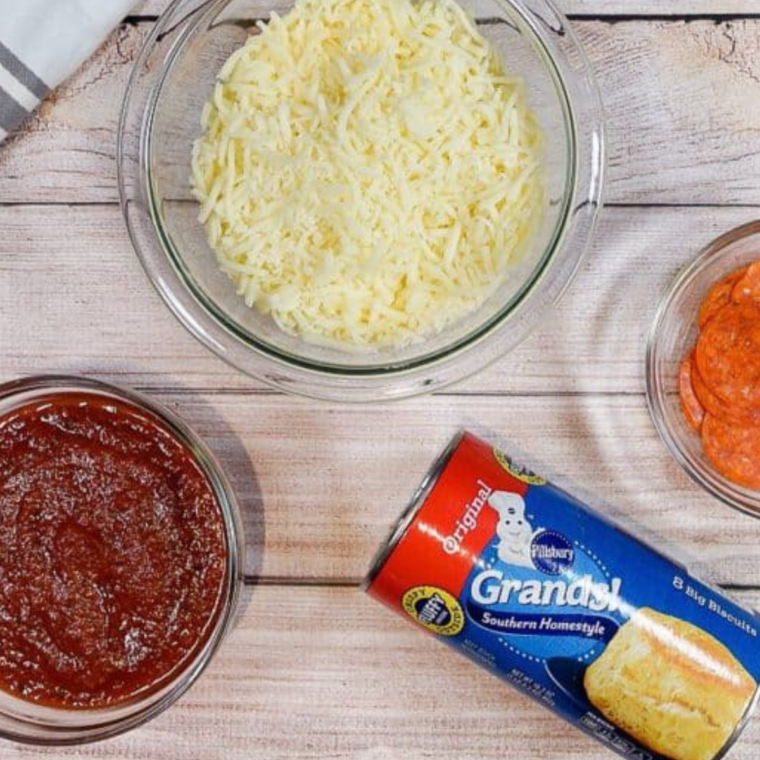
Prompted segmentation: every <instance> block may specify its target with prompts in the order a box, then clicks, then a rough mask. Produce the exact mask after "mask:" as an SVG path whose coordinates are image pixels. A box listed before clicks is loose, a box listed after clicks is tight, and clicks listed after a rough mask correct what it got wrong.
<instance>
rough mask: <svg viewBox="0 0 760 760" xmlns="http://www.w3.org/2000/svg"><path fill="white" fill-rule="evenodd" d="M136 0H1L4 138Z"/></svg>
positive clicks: (0, 133) (0, 120) (0, 124)
mask: <svg viewBox="0 0 760 760" xmlns="http://www.w3.org/2000/svg"><path fill="white" fill-rule="evenodd" d="M134 4H135V0H0V141H2V140H3V139H4V138H5V137H6V136H7V134H8V133H9V132H11V131H12V130H13V129H15V128H16V127H17V126H18V125H19V124H21V122H22V121H24V119H25V118H26V117H27V116H28V115H29V113H30V112H31V111H33V110H34V109H35V108H36V106H37V104H38V103H39V102H40V100H42V98H44V97H45V95H47V93H48V92H49V91H50V90H51V89H53V88H54V87H55V86H56V85H57V84H59V83H60V82H62V81H63V80H64V79H66V78H67V77H68V76H69V75H70V74H72V73H73V72H74V71H76V69H77V68H79V66H80V65H81V64H82V63H83V62H84V61H85V60H86V59H87V58H88V57H89V56H90V55H91V54H92V53H93V52H94V51H95V50H96V49H97V48H98V47H99V46H100V44H101V43H102V42H103V40H104V39H105V38H106V36H107V35H108V33H109V32H110V31H111V29H113V27H114V26H116V24H117V23H119V21H120V20H121V19H122V18H124V16H125V15H126V14H127V12H128V11H129V9H130V8H131V7H132V6H133V5H134Z"/></svg>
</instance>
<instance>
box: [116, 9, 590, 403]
mask: <svg viewBox="0 0 760 760" xmlns="http://www.w3.org/2000/svg"><path fill="white" fill-rule="evenodd" d="M231 1H232V0H205V1H201V0H195V1H194V2H192V1H191V2H190V4H193V5H194V6H195V7H194V10H193V11H192V12H191V13H189V14H185V15H184V16H183V18H182V22H181V23H180V25H179V26H180V30H179V32H178V35H177V37H176V39H175V40H174V41H173V42H172V44H171V47H170V49H169V50H168V52H167V53H166V54H165V56H164V58H163V64H162V66H161V68H160V70H159V71H158V72H157V74H153V77H154V79H155V81H153V82H152V83H150V86H149V89H148V92H147V94H145V93H143V94H142V95H141V94H140V93H137V92H136V91H137V90H138V89H139V87H140V85H141V83H140V82H139V81H138V80H139V78H140V74H141V72H142V70H143V67H145V65H146V61H147V59H148V57H149V56H150V54H151V52H152V51H153V49H154V46H155V45H156V43H157V41H158V40H159V39H160V38H161V36H162V34H163V33H164V27H166V26H169V25H170V23H171V22H172V21H173V15H172V14H173V12H174V11H175V10H176V9H178V8H179V7H180V6H182V5H183V3H186V2H188V0H174V2H173V3H172V4H171V6H170V7H169V8H168V9H167V10H166V11H165V13H164V14H163V15H162V17H161V18H159V20H158V22H157V23H156V25H155V27H154V29H153V30H152V33H151V34H150V35H149V37H148V39H147V40H146V41H145V43H144V45H143V48H142V50H141V52H140V55H139V56H138V59H137V61H136V63H135V67H134V70H133V72H132V75H131V77H130V81H129V84H128V87H127V91H126V93H125V97H124V101H123V104H122V111H121V116H120V123H119V140H118V149H117V172H118V181H119V195H120V203H121V207H122V212H123V214H124V217H125V221H126V223H127V227H128V231H129V234H130V238H131V240H132V243H133V246H134V248H135V250H136V252H137V254H138V258H139V259H140V262H141V264H142V266H143V268H144V270H145V271H146V273H147V275H148V277H149V279H150V280H151V282H152V284H153V285H154V287H155V288H156V290H157V291H158V292H159V295H160V296H161V298H162V299H163V301H164V302H165V304H166V305H167V306H168V307H169V309H170V310H171V311H172V313H173V314H174V315H175V317H176V318H177V319H178V320H179V321H180V322H181V323H182V324H183V326H184V327H185V328H186V329H188V330H189V331H190V332H191V334H193V335H194V337H196V339H198V340H200V342H201V343H203V344H204V345H205V346H206V347H207V348H210V349H211V350H212V351H214V352H215V353H216V354H217V355H218V356H220V357H221V358H222V359H224V360H225V361H227V362H228V363H230V364H231V365H232V366H234V367H236V368H237V369H239V370H241V371H243V372H245V373H246V374H248V375H249V376H251V377H254V378H257V379H259V380H262V381H264V382H267V383H268V384H270V385H272V386H274V387H275V388H277V389H278V390H287V391H293V392H296V393H299V394H301V395H305V396H311V397H314V398H322V399H333V400H347V401H370V400H376V399H377V397H378V395H381V396H384V397H385V398H402V397H408V396H412V395H416V394H418V393H423V392H427V391H430V390H436V389H439V388H442V387H444V386H445V385H448V384H450V383H452V382H456V381H459V380H461V379H463V378H465V377H467V376H469V375H471V374H473V373H475V372H477V371H479V370H480V369H482V368H483V367H485V366H487V365H488V364H490V363H491V362H493V361H494V360H496V359H497V358H499V356H501V355H502V354H503V353H505V352H506V351H507V350H509V349H510V348H512V347H514V346H515V345H517V344H518V343H519V342H521V341H522V340H523V339H524V338H525V337H527V335H528V334H529V332H531V331H532V330H533V329H534V328H535V327H536V326H537V324H538V322H539V317H540V316H541V315H542V314H543V313H544V312H545V311H546V310H547V309H548V308H550V307H552V306H553V305H554V304H556V302H557V301H558V300H559V298H560V297H561V296H562V295H563V293H564V292H565V290H566V289H567V287H568V286H569V285H570V282H571V281H572V278H573V276H574V274H575V273H576V272H577V269H578V267H579V266H580V263H581V260H582V257H583V254H584V253H585V250H586V249H587V247H588V244H589V242H590V240H591V238H592V236H593V232H594V229H595V226H596V219H597V216H598V212H599V210H600V209H601V192H602V185H603V174H604V164H605V150H604V148H605V141H604V116H603V109H602V106H601V98H600V96H599V92H598V88H597V86H596V82H595V80H594V78H593V74H592V72H591V69H590V66H589V63H588V60H587V59H586V57H585V54H584V52H583V50H582V48H581V47H580V44H579V42H578V40H577V38H576V37H575V35H574V33H573V31H572V29H571V28H570V27H569V25H568V22H567V20H566V19H564V17H563V16H562V15H561V14H560V13H559V12H558V11H557V10H556V8H555V7H554V6H553V5H552V3H551V0H527V3H524V2H523V1H522V0H492V1H493V2H494V3H495V4H496V5H497V6H498V7H499V8H500V9H501V11H502V14H503V16H504V18H505V19H506V20H507V21H508V22H509V20H515V19H517V23H519V24H520V33H525V30H527V32H528V36H529V42H530V44H531V46H532V47H533V49H534V51H535V52H536V54H537V55H538V56H539V58H540V60H541V61H542V64H543V66H544V67H545V69H546V70H547V72H548V75H549V76H550V78H551V81H552V83H553V85H554V88H555V90H556V93H557V96H558V99H559V101H560V105H561V109H562V115H563V120H564V122H565V138H566V142H567V163H566V167H565V187H566V190H565V193H564V194H563V198H562V208H561V211H560V213H559V215H558V217H557V220H556V223H555V225H554V227H553V229H552V231H551V235H550V238H549V240H548V241H547V243H546V245H545V247H544V249H543V251H542V253H541V255H540V258H539V259H538V261H537V264H536V265H535V266H534V267H533V268H532V269H531V271H530V274H529V276H528V277H527V278H526V280H525V282H523V283H522V284H521V286H520V288H519V289H518V291H517V292H516V293H515V294H514V295H513V296H512V298H511V299H510V301H509V302H508V303H507V304H506V305H505V306H504V307H502V308H501V309H499V311H498V312H496V313H495V314H493V315H492V316H491V317H490V318H489V319H488V320H486V321H485V322H484V323H483V324H480V325H478V326H477V327H475V328H473V329H472V330H470V332H468V333H466V334H464V335H462V336H460V337H459V338H458V339H457V340H456V341H455V342H453V343H451V344H448V345H445V346H442V347H440V348H437V349H435V350H433V351H431V352H427V353H421V354H420V355H417V356H415V357H413V358H411V359H400V360H398V361H394V360H393V359H390V358H389V359H388V360H387V361H385V362H384V363H375V364H370V365H364V366H362V365H356V364H350V363H346V364H341V363H337V362H324V361H317V360H312V359H310V358H304V357H302V356H297V355H294V354H293V353H291V352H288V351H285V350H282V349H278V348H277V347H275V346H273V345H271V344H269V343H268V342H266V341H263V340H261V339H258V338H257V337H256V336H255V335H253V334H252V333H251V332H249V331H247V330H245V329H244V328H243V327H241V326H240V325H238V324H236V322H235V321H234V320H232V319H230V318H228V317H227V315H226V314H225V312H224V310H223V309H221V307H219V306H218V305H217V304H215V303H214V302H213V300H211V299H209V298H208V297H207V296H206V295H205V293H204V292H203V290H202V289H201V288H200V287H199V286H198V285H197V283H196V282H195V280H194V278H193V277H192V276H191V275H190V274H189V272H188V271H187V268H186V266H185V265H184V263H183V260H182V256H181V254H180V253H179V252H178V251H177V250H176V247H175V245H174V241H173V240H172V238H171V236H170V235H169V234H168V232H167V230H166V229H165V225H164V224H163V221H162V211H161V200H160V199H159V198H158V197H157V193H156V192H155V191H154V181H153V171H152V166H151V156H152V152H151V149H152V144H151V140H152V126H153V122H154V119H155V117H156V111H157V105H158V103H159V101H160V98H161V94H162V90H163V86H164V83H165V81H166V78H167V77H168V75H169V73H170V72H171V70H172V65H173V63H174V61H175V60H176V58H177V56H179V55H181V53H182V50H183V48H184V46H185V45H186V44H187V43H188V41H189V40H190V39H191V38H192V37H193V33H194V32H195V31H196V30H198V29H202V28H203V25H204V21H205V20H206V19H208V18H210V17H212V16H213V15H215V14H217V13H219V12H220V11H222V10H223V9H224V7H225V6H226V5H228V4H229V3H230V2H231ZM536 8H538V9H542V10H544V11H545V13H547V14H551V15H553V18H550V21H547V19H546V18H544V17H543V16H542V15H541V14H540V13H539V11H538V10H536ZM551 22H554V23H551ZM547 29H549V30H551V31H550V32H547V31H546V30H547ZM550 33H554V34H556V35H557V36H558V37H559V38H560V39H561V40H562V44H563V45H567V46H569V48H570V50H571V51H572V52H573V54H574V55H575V56H577V64H576V68H572V67H571V66H569V64H568V63H567V61H565V60H564V59H565V58H567V57H568V54H567V52H566V51H564V49H563V50H562V51H560V53H559V54H558V55H555V54H553V53H552V50H551V49H550V46H549V44H548V43H547V39H549V35H550ZM573 79H575V80H577V82H576V86H577V87H580V90H582V91H583V93H582V94H583V97H584V98H585V101H584V102H583V103H578V102H577V101H578V100H579V99H580V98H581V96H580V95H578V94H576V96H575V98H574V97H573V95H572V94H571V92H570V89H569V88H568V84H567V83H568V81H569V80H573ZM139 97H142V98H143V100H144V108H143V111H142V114H141V119H140V129H139V143H138V146H137V150H138V157H139V161H138V165H139V170H140V173H141V175H142V176H141V178H140V179H141V181H140V182H139V183H138V188H137V189H138V192H139V193H140V195H141V200H142V201H143V203H144V205H145V207H146V209H147V214H148V216H149V218H150V221H151V225H152V227H153V232H154V235H155V240H154V241H153V242H154V243H157V244H158V247H159V249H160V254H159V255H162V256H163V258H164V261H163V262H159V263H157V262H156V260H155V256H156V252H155V251H153V250H151V249H152V248H154V247H155V246H151V245H148V246H145V245H143V244H142V242H141V240H140V235H139V234H138V232H137V230H136V229H135V225H134V224H133V221H132V219H131V217H130V213H129V204H130V203H133V202H134V200H133V199H130V197H129V193H128V188H127V184H128V179H127V177H126V176H125V174H126V158H127V157H126V155H125V153H126V147H125V143H126V141H125V139H124V138H125V134H126V132H127V129H128V124H129V122H130V121H131V122H132V123H134V122H135V116H136V115H139V114H135V113H133V112H134V111H135V109H137V110H138V111H139V109H140V104H136V103H134V102H133V101H134V100H135V99H137V98H139ZM584 109H585V110H586V111H589V112H590V116H591V118H586V119H581V118H579V117H578V113H577V112H582V111H583V110H584ZM581 115H583V114H581ZM587 115H588V114H587ZM586 143H588V144H589V145H591V147H590V148H589V147H588V145H587V144H586ZM584 157H585V158H586V159H590V164H591V167H590V175H591V176H590V178H586V177H584V172H583V168H584V167H583V165H582V158H584ZM583 212H585V213H587V214H588V215H589V217H590V218H589V220H588V222H587V224H586V226H585V228H584V229H582V230H580V231H579V230H577V229H574V226H575V227H577V226H578V224H575V222H576V216H574V215H577V214H579V213H583ZM568 238H570V244H568ZM563 257H564V258H565V259H571V262H570V265H569V266H568V265H567V263H566V262H565V263H564V264H563V261H562V260H563ZM167 264H168V266H166V265H167ZM563 265H564V266H565V268H566V269H567V271H566V272H565V275H564V277H565V279H564V282H562V283H557V282H553V281H552V277H551V275H552V274H554V279H555V280H556V279H557V277H558V275H557V274H556V272H555V270H558V269H559V268H560V267H561V266H563ZM159 269H160V270H162V271H159ZM167 270H168V271H167ZM171 280H173V281H174V282H171ZM177 284H179V289H178V288H177V287H176V286H177ZM542 286H543V287H544V288H554V292H553V293H551V294H549V295H546V296H544V300H545V303H541V304H540V305H538V306H537V305H535V303H534V301H535V297H536V295H537V294H540V293H541V291H540V288H541V287H542ZM531 296H534V298H533V299H531ZM531 306H532V311H531ZM193 312H194V313H193ZM508 324H509V325H513V326H516V330H515V335H513V336H511V337H510V339H509V341H511V345H506V346H504V345H503V344H505V343H507V342H508V339H507V338H506V337H505V336H504V335H503V333H504V330H503V329H502V328H505V327H506V326H507V325H508ZM500 333H501V335H500ZM498 337H501V341H499V344H502V345H498V344H496V339H497V338H498ZM488 344H490V345H488ZM466 355H467V356H469V357H471V358H472V360H473V361H471V362H470V365H471V366H465V364H464V362H463V361H462V359H463V358H464V356H466ZM352 356H354V357H355V356H357V354H352ZM389 385H390V387H389Z"/></svg>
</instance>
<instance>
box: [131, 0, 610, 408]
mask: <svg viewBox="0 0 760 760" xmlns="http://www.w3.org/2000/svg"><path fill="white" fill-rule="evenodd" d="M603 166H604V137H603V115H602V107H601V103H600V99H599V95H598V92H597V89H596V86H595V83H594V80H593V76H592V74H591V71H590V67H589V64H588V62H587V60H586V58H585V56H584V54H583V51H582V50H581V48H580V45H579V44H578V41H577V39H576V37H575V35H574V34H573V31H572V29H571V28H570V27H569V25H568V22H567V20H566V19H565V18H563V17H562V15H561V14H560V13H559V12H558V11H557V10H556V9H555V8H554V7H553V5H551V3H550V2H548V1H547V0H521V1H519V2H518V0H512V1H509V0H296V2H264V1H263V0H207V1H205V2H202V1H201V0H175V2H174V3H172V5H171V6H170V7H169V8H168V10H167V11H166V12H165V14H164V15H163V16H162V17H161V18H160V19H159V20H158V22H157V23H156V25H155V26H154V28H153V29H152V31H151V34H150V35H149V37H148V39H147V40H146V42H145V44H144V47H143V49H142V52H141V53H140V55H139V57H138V59H137V61H136V64H135V68H134V71H133V74H132V76H131V79H130V82H129V85H128V88H127V92H126V95H125V99H124V105H123V109H122V115H121V122H120V127H119V143H118V173H119V174H118V179H119V190H120V197H121V205H122V210H123V213H124V216H125V219H126V222H127V227H128V230H129V234H130V237H131V239H132V242H133V244H134V247H135V249H136V251H137V253H138V256H139V258H140V260H141V262H142V264H143V266H144V268H145V270H146V272H147V274H148V276H149V277H150V279H151V281H152V282H153V284H154V286H155V287H156V289H157V290H158V292H159V294H160V295H161V297H162V298H163V299H164V301H165V303H166V304H167V305H168V306H169V308H170V309H171V311H172V312H173V313H174V314H175V316H176V317H177V318H178V319H179V320H180V322H181V323H182V324H183V325H184V326H185V327H186V328H187V329H188V330H189V331H190V332H191V333H192V334H193V335H195V336H196V337H197V338H198V339H199V340H200V341H201V342H202V343H203V344H204V345H206V346H207V347H208V348H210V349H211V350H212V351H214V352H215V353H216V354H218V355H219V356H220V357H222V358H223V359H225V360H227V361H228V362H229V363H230V364H232V365H233V366H235V367H237V368H238V369H240V370H242V371H244V372H246V373H248V374H249V375H250V376H252V377H254V378H257V379H259V380H262V381H264V382H266V383H268V384H269V385H272V386H274V387H276V388H278V389H281V390H285V391H290V392H293V393H297V394H301V395H305V396H311V397H316V398H325V399H336V400H344V401H372V400H381V399H393V398H401V397H406V396H411V395H415V394H418V393H423V392H429V391H434V390H436V389H439V388H442V387H444V386H446V385H448V384H450V383H452V382H455V381H458V380H460V379H462V378H464V377H467V376H469V375H471V374H473V373H474V372H476V371H478V370H479V369H481V368H483V367H484V366H486V365H488V364H489V363H491V362H492V361H494V360H495V359H497V358H498V357H499V356H501V355H503V354H504V353H506V352H507V351H509V350H510V349H512V348H514V347H515V346H516V345H517V344H518V343H519V342H520V341H521V340H522V339H523V338H525V337H526V335H527V334H528V333H529V332H530V330H531V329H533V328H534V327H535V326H536V325H538V324H539V323H540V322H541V319H542V318H543V317H544V316H545V315H546V313H547V311H548V310H549V309H551V307H552V306H553V305H554V304H555V303H556V302H557V301H558V299H559V298H560V296H561V295H562V293H563V292H564V290H565V288H566V287H567V286H568V284H569V283H570V281H571V279H572V276H573V274H574V273H575V271H576V269H577V267H578V265H579V262H580V260H581V257H582V255H583V252H584V250H585V249H586V248H587V246H588V244H589V241H590V239H591V236H592V234H593V230H594V227H595V222H596V218H597V215H598V212H599V209H600V207H601V193H602V174H603Z"/></svg>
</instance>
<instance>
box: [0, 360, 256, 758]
mask: <svg viewBox="0 0 760 760" xmlns="http://www.w3.org/2000/svg"><path fill="white" fill-rule="evenodd" d="M61 393H76V394H85V395H91V396H94V397H100V398H114V399H116V400H118V401H122V402H125V403H126V404H128V405H130V406H133V407H135V408H137V409H140V410H142V411H144V412H146V413H147V414H149V415H151V416H152V417H154V418H156V419H157V420H158V422H159V423H160V424H161V425H162V426H164V427H165V428H166V430H167V431H168V432H169V433H170V434H171V436H172V437H174V438H175V440H177V441H179V442H180V444H181V445H182V446H183V447H184V448H185V449H186V450H187V451H188V452H189V453H190V454H191V455H192V457H193V460H194V461H195V463H196V464H197V466H198V467H199V468H200V470H201V471H202V473H203V475H204V476H205V478H206V480H207V481H208V483H209V485H210V486H211V489H212V492H213V494H214V500H215V502H216V504H217V507H218V509H219V512H220V515H221V517H222V523H223V525H224V537H225V544H226V547H227V558H226V567H225V570H226V578H225V582H224V586H223V587H222V588H221V590H220V595H219V599H218V601H217V608H216V610H215V612H214V613H213V618H212V620H213V624H212V626H211V628H210V630H209V631H208V633H207V634H206V639H205V641H204V642H203V644H202V646H201V647H200V649H199V650H198V651H197V652H196V653H195V655H194V657H193V658H192V659H191V660H189V661H188V662H186V663H185V665H184V666H183V667H181V668H179V669H178V670H177V671H176V672H175V673H173V674H171V675H169V676H168V678H167V681H166V683H164V684H163V685H161V686H160V687H159V689H158V690H157V691H153V692H149V693H146V694H141V693H139V692H138V693H137V694H136V695H135V696H133V697H131V698H129V699H128V700H125V701H124V702H123V703H118V704H116V705H114V706H113V707H108V708H96V709H80V708H77V709H71V710H67V709H65V708H55V707H50V708H47V707H41V708H40V709H37V706H34V705H32V708H33V709H34V711H35V713H36V714H35V715H34V716H33V717H29V716H19V715H16V714H11V713H8V712H6V711H4V710H3V709H2V707H1V706H0V716H2V718H4V719H6V720H7V721H8V722H9V724H10V725H9V726H2V727H0V737H3V738H6V739H10V740H13V741H17V742H21V743H24V744H30V745H37V746H70V745H78V744H85V743H90V742H95V741H100V740H102V739H107V738H111V737H113V736H117V735H119V734H122V733H124V732H126V731H129V730H131V729H133V728H136V727H138V726H140V725H143V724H144V723H146V722H148V721H149V720H151V719H152V718H154V717H156V716H157V715H158V714H159V713H161V712H163V711H164V710H166V709H167V708H168V707H170V706H171V705H172V704H174V703H175V702H176V701H177V700H178V699H179V698H180V697H181V696H182V695H183V694H184V693H185V692H186V691H187V690H188V689H189V688H190V687H191V686H192V685H193V684H194V683H195V682H196V681H197V679H198V678H199V676H200V675H201V674H202V673H203V671H204V670H205V669H206V667H207V666H208V665H209V663H210V662H211V661H212V659H213V658H214V655H215V654H216V652H217V650H218V649H219V647H220V646H221V644H222V642H223V641H224V639H225V638H226V636H227V634H228V633H229V631H230V630H231V628H232V625H233V623H234V620H235V616H236V613H237V609H238V605H239V601H240V592H241V588H242V586H243V581H244V570H243V568H244V557H245V541H244V536H243V525H242V520H241V516H240V507H239V504H238V501H237V497H236V496H235V492H234V491H233V489H232V487H231V485H230V483H229V481H228V479H227V476H226V475H225V473H224V470H223V469H222V467H221V465H220V464H219V462H218V460H217V459H216V457H215V456H214V454H213V453H212V452H211V450H210V449H209V448H208V446H207V445H206V443H205V442H204V441H203V439H202V438H201V437H200V436H199V435H198V434H197V433H195V432H194V431H193V429H192V428H190V427H189V426H188V424H187V423H186V422H185V421H184V420H183V419H181V418H180V417H179V416H178V415H177V414H175V413H174V412H173V411H172V410H170V409H169V408H167V407H166V406H164V405H163V404H161V403H159V402H157V401H155V400H154V399H152V398H150V397H148V396H146V395H145V394H143V393H139V392H137V391H134V390H132V389H130V388H126V387H124V386H121V385H117V384H115V383H110V382H109V383H107V382H103V381H100V380H94V379H91V378H88V377H83V376H78V375H67V374H44V375H32V376H28V377H23V378H20V379H17V380H11V381H8V382H4V383H1V384H0V414H2V415H5V414H7V413H9V412H11V411H12V410H13V409H16V408H21V407H23V406H26V405H27V404H30V403H34V402H35V401H36V400H40V399H44V398H45V397H47V396H50V395H57V394H61ZM46 715H47V716H50V721H49V722H46V720H45V716H46ZM62 715H65V716H67V717H68V718H72V717H74V716H76V717H77V718H78V720H77V721H76V722H73V723H70V724H69V723H65V722H55V721H54V720H53V718H54V716H62Z"/></svg>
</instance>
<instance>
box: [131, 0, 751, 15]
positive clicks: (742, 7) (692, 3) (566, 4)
mask: <svg viewBox="0 0 760 760" xmlns="http://www.w3.org/2000/svg"><path fill="white" fill-rule="evenodd" d="M168 4H169V0H143V1H142V2H140V3H138V4H137V6H136V7H135V8H134V9H133V11H132V15H135V16H137V15H146V16H150V15H158V14H160V13H163V11H164V10H165V9H166V7H167V5H168ZM555 5H556V6H557V7H558V8H559V9H560V10H561V11H562V13H565V14H568V15H573V16H591V17H593V16H599V15H604V16H609V15H618V14H620V15H624V16H647V15H656V16H678V17H683V16H705V15H709V16H728V15H736V14H760V2H759V1H758V0H689V2H688V3H686V2H684V0H642V1H641V2H634V0H555Z"/></svg>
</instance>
